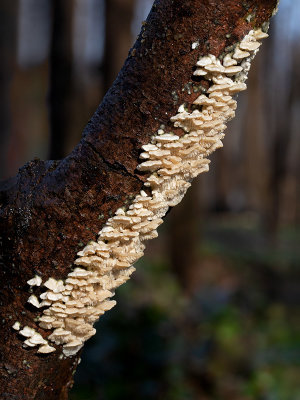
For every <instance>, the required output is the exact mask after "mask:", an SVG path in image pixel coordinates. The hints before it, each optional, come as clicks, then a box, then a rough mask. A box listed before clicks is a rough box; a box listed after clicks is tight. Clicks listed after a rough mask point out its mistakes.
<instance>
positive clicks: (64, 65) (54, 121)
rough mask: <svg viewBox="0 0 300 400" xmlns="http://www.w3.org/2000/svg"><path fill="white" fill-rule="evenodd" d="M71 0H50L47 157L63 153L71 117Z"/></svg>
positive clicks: (63, 154) (60, 156)
mask: <svg viewBox="0 0 300 400" xmlns="http://www.w3.org/2000/svg"><path fill="white" fill-rule="evenodd" d="M73 3H74V2H73V0H63V1H61V0H52V21H53V24H52V37H51V51H50V91H49V108H50V111H49V114H50V129H51V136H50V137H51V139H50V154H49V157H50V159H51V160H60V159H61V158H63V157H65V156H66V144H67V139H68V133H69V124H70V119H71V118H72V117H71V104H70V103H71V94H72V19H73V5H74V4H73Z"/></svg>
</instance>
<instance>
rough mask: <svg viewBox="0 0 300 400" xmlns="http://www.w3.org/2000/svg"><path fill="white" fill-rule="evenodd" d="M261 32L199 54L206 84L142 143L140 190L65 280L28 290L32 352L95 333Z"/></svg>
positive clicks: (227, 102) (210, 143)
mask: <svg viewBox="0 0 300 400" xmlns="http://www.w3.org/2000/svg"><path fill="white" fill-rule="evenodd" d="M267 36H268V35H267V34H266V33H265V32H263V31H262V30H261V29H257V30H252V31H250V32H249V33H248V34H247V35H246V36H245V37H244V38H243V40H242V41H241V42H240V43H238V44H236V45H235V47H234V48H231V50H228V52H227V53H226V54H225V55H223V57H222V58H217V57H215V56H214V55H212V54H209V55H206V56H204V57H200V59H199V60H198V61H197V63H196V69H195V71H194V76H201V77H202V79H204V80H206V81H207V86H208V90H207V92H206V93H205V94H200V95H199V96H198V97H197V98H196V99H195V100H194V101H193V103H192V107H191V111H189V110H188V109H187V107H186V106H185V104H182V105H181V106H180V107H179V109H178V112H177V114H176V115H173V116H172V117H171V118H170V121H171V123H172V124H173V127H174V128H177V130H178V128H179V129H182V130H183V133H184V134H183V136H180V137H179V136H178V135H175V134H174V133H173V132H172V131H170V130H167V129H166V128H165V127H164V129H162V127H161V128H160V129H159V130H158V132H157V133H156V134H155V135H154V136H153V138H152V140H151V142H150V143H148V144H146V145H143V146H142V148H141V150H142V153H141V155H140V159H141V162H140V164H139V165H138V170H139V171H147V172H150V173H151V174H150V176H149V177H148V178H147V180H146V182H145V187H146V188H147V193H146V190H142V191H141V192H140V193H139V194H138V195H137V196H136V197H135V198H134V200H133V202H132V204H131V205H130V206H129V207H128V209H126V210H125V209H123V208H120V209H118V210H117V212H116V213H115V215H114V216H113V217H111V218H110V219H109V220H108V221H107V223H106V225H105V226H104V227H103V228H102V229H101V231H100V232H99V235H98V239H97V242H94V241H93V242H89V244H87V245H86V246H85V247H84V248H83V250H82V251H80V252H79V253H78V258H77V259H76V260H75V268H74V270H73V271H72V272H70V273H69V274H68V276H67V277H66V279H65V281H62V280H59V281H57V280H55V279H54V278H51V277H50V278H49V279H48V280H47V281H46V282H45V283H44V284H43V286H42V287H44V288H45V289H46V291H44V292H43V293H42V294H40V296H39V297H40V299H41V303H40V302H39V300H38V299H37V297H36V296H34V295H31V296H30V297H29V299H28V301H29V302H30V303H31V304H32V305H33V306H35V307H38V308H39V307H45V308H44V310H43V312H42V313H41V316H40V318H39V326H40V327H41V328H43V329H46V330H51V334H50V335H49V336H48V338H47V340H46V339H43V338H42V337H41V335H39V334H38V333H36V332H35V331H34V330H32V329H31V328H29V327H25V328H23V329H22V330H21V331H19V334H21V335H23V336H24V337H25V338H26V340H25V344H26V345H28V346H36V345H40V347H39V350H38V352H40V353H49V352H52V351H55V348H54V347H53V346H50V344H49V343H54V344H55V345H57V346H60V345H61V346H62V350H63V354H64V355H65V356H72V355H74V354H76V353H77V352H78V350H79V349H81V347H82V346H83V344H84V342H85V341H86V340H87V339H89V338H90V337H91V336H93V335H94V334H95V332H96V331H95V329H94V328H93V324H94V322H95V321H97V320H98V318H99V316H101V315H102V314H104V312H105V311H107V310H110V309H111V308H112V307H113V306H114V305H115V304H116V302H115V301H114V300H111V298H112V297H113V295H114V291H115V289H116V288H117V287H118V286H120V285H122V284H123V283H124V282H126V281H127V280H128V279H129V278H130V275H131V274H132V273H133V272H134V271H135V268H134V267H133V266H132V265H133V264H134V263H135V262H136V261H137V260H138V259H139V258H140V257H141V256H142V255H143V252H144V248H145V246H144V241H145V240H148V239H152V238H155V237H157V228H158V226H159V225H161V224H162V222H163V220H162V217H164V216H165V214H166V212H167V211H168V209H169V207H173V206H175V205H176V204H178V203H179V202H180V201H181V199H182V198H183V196H184V194H185V193H186V191H187V189H188V188H189V187H190V185H191V181H192V179H193V178H195V177H196V176H198V175H199V174H200V173H202V172H205V171H207V170H208V168H209V160H208V159H207V156H209V155H210V154H211V153H212V152H213V151H214V150H216V149H218V148H220V147H222V139H223V138H224V130H225V128H226V123H227V121H229V120H230V119H231V118H233V117H234V115H235V109H236V107H237V104H236V100H235V99H234V98H233V96H234V95H235V94H236V93H238V92H240V91H242V90H245V89H246V84H245V81H246V79H247V74H248V71H249V68H250V62H251V59H252V58H253V57H254V55H255V54H256V52H257V51H258V49H259V46H260V40H261V39H263V38H265V37H267ZM197 47H198V45H197V43H196V42H194V43H192V44H191V48H192V49H196V48H197ZM165 129H166V130H165ZM41 283H42V282H41V278H39V277H37V276H35V277H34V278H33V279H31V280H29V281H28V284H29V285H31V286H34V285H36V286H40V285H41ZM15 329H17V327H15Z"/></svg>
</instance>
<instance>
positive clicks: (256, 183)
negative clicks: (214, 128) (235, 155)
mask: <svg viewBox="0 0 300 400" xmlns="http://www.w3.org/2000/svg"><path fill="white" fill-rule="evenodd" d="M262 51H263V50H262ZM261 61H262V59H261V58H258V59H256V60H255V61H254V63H253V67H252V69H251V73H250V76H249V85H248V86H249V89H248V91H247V109H248V110H251V112H248V113H247V114H246V118H245V119H244V123H243V126H244V128H243V130H244V132H243V138H244V141H243V142H244V146H243V147H244V157H245V163H244V165H245V188H244V191H245V195H246V197H247V199H248V201H247V203H248V208H250V209H251V210H252V209H254V210H259V211H260V214H261V217H262V219H263V217H264V215H265V214H266V212H267V209H268V199H269V195H268V190H269V188H268V178H269V166H268V161H269V158H270V156H269V154H268V152H267V151H266V150H267V149H266V143H264V138H263V133H264V132H265V131H266V127H265V125H264V119H263V118H264V114H263V112H262V111H263V93H262V90H263V88H262V87H261V85H260V72H261V69H262V68H263V63H262V62H261ZM254 155H255V162H254Z"/></svg>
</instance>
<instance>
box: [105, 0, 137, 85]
mask: <svg viewBox="0 0 300 400" xmlns="http://www.w3.org/2000/svg"><path fill="white" fill-rule="evenodd" d="M135 3H136V0H105V47H104V58H103V89H104V93H105V92H106V91H107V90H108V89H109V88H110V86H111V84H112V83H113V81H114V80H115V79H116V77H117V75H118V73H119V71H120V68H121V67H122V65H123V63H124V61H125V59H126V57H127V55H128V50H129V49H130V47H131V46H132V42H133V40H132V33H131V24H132V20H133V16H134V7H135Z"/></svg>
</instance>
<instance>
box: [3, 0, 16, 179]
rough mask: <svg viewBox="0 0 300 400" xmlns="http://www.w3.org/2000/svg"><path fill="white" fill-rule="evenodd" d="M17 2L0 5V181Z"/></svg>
mask: <svg viewBox="0 0 300 400" xmlns="http://www.w3.org/2000/svg"><path fill="white" fill-rule="evenodd" d="M17 21H18V1H17V0H4V1H2V2H1V4H0V55H1V61H0V179H4V178H6V176H7V175H6V174H7V170H8V168H7V163H8V160H7V142H8V138H9V135H10V128H11V123H10V86H11V80H12V77H13V73H14V67H15V62H16V42H17Z"/></svg>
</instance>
